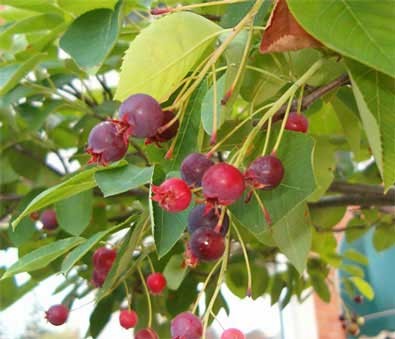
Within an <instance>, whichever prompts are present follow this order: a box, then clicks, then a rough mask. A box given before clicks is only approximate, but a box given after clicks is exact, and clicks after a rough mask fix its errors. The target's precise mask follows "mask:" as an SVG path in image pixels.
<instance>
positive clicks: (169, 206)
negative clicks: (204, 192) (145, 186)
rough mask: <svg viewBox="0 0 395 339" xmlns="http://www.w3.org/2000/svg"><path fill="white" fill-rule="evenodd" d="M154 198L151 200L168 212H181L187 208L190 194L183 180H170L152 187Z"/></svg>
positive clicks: (190, 197)
mask: <svg viewBox="0 0 395 339" xmlns="http://www.w3.org/2000/svg"><path fill="white" fill-rule="evenodd" d="M152 192H153V193H154V196H153V197H152V200H154V201H156V202H158V203H159V205H160V207H162V208H163V209H165V210H166V211H168V212H181V211H183V210H185V209H186V208H188V206H189V204H190V202H191V199H192V193H191V190H190V189H189V187H188V185H187V184H186V183H185V181H184V180H181V179H178V178H172V179H168V180H166V181H164V182H163V183H162V184H161V185H160V186H154V185H152Z"/></svg>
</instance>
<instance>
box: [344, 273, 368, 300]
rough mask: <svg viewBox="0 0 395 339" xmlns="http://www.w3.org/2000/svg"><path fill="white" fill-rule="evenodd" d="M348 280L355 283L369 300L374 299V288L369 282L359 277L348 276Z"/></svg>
mask: <svg viewBox="0 0 395 339" xmlns="http://www.w3.org/2000/svg"><path fill="white" fill-rule="evenodd" d="M348 280H349V281H351V282H352V283H353V284H354V286H355V287H356V288H357V289H358V290H359V292H361V294H363V296H364V297H366V298H367V299H369V300H373V298H374V290H373V288H372V286H370V284H369V283H368V282H366V281H365V280H363V279H361V278H359V277H351V278H348Z"/></svg>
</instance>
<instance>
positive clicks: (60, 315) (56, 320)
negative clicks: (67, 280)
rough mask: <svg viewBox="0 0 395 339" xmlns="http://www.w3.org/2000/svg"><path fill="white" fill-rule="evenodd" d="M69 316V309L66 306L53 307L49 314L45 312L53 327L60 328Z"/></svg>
mask: <svg viewBox="0 0 395 339" xmlns="http://www.w3.org/2000/svg"><path fill="white" fill-rule="evenodd" d="M68 316H69V309H68V308H67V307H66V306H64V305H61V304H59V305H53V306H51V307H50V308H49V309H48V311H47V312H45V318H46V319H47V320H48V322H50V323H51V324H52V325H55V326H60V325H63V324H64V323H65V322H66V320H67V318H68Z"/></svg>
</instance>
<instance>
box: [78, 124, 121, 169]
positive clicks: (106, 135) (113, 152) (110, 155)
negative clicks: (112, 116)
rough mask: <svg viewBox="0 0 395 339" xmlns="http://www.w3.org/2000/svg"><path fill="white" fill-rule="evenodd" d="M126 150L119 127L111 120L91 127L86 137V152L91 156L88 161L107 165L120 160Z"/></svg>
mask: <svg viewBox="0 0 395 339" xmlns="http://www.w3.org/2000/svg"><path fill="white" fill-rule="evenodd" d="M127 150H128V144H127V142H125V139H124V135H123V132H122V130H121V129H120V127H119V126H118V125H117V124H116V123H114V122H111V121H103V122H101V123H99V124H98V125H96V126H95V127H93V128H92V130H91V132H90V133H89V137H88V148H87V150H86V151H87V152H88V153H89V154H90V155H91V156H92V157H91V159H90V160H89V163H93V162H96V163H99V164H102V165H107V164H108V163H110V162H114V161H117V160H120V159H122V158H123V157H124V155H125V154H126V152H127Z"/></svg>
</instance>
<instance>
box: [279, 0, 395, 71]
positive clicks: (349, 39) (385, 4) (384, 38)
mask: <svg viewBox="0 0 395 339" xmlns="http://www.w3.org/2000/svg"><path fill="white" fill-rule="evenodd" d="M287 3H288V6H289V9H290V10H291V12H292V14H293V15H294V16H295V18H296V20H297V21H298V22H299V23H300V24H301V25H302V26H303V28H304V29H305V30H306V31H307V32H308V33H310V34H311V35H312V36H313V37H315V38H316V39H318V40H319V41H321V42H322V43H323V44H324V45H326V46H327V47H329V48H330V49H333V50H335V51H336V52H338V53H340V54H342V55H345V56H348V57H350V58H353V59H355V60H358V61H359V62H362V63H364V64H366V65H368V66H370V67H373V68H375V69H378V70H380V71H382V72H385V73H387V74H388V75H391V76H392V75H394V74H395V57H394V56H395V55H394V50H393V46H394V45H395V35H394V34H389V32H388V27H391V26H392V24H393V22H395V11H394V10H393V9H394V7H393V6H394V3H393V1H392V0H382V1H379V2H375V3H372V2H369V1H364V2H362V3H361V2H360V1H354V0H342V1H338V0H328V1H315V0H287ZM306 9H308V10H306ZM334 23H335V24H334ZM345 32H348V34H345ZM361 51H363V52H361Z"/></svg>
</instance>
